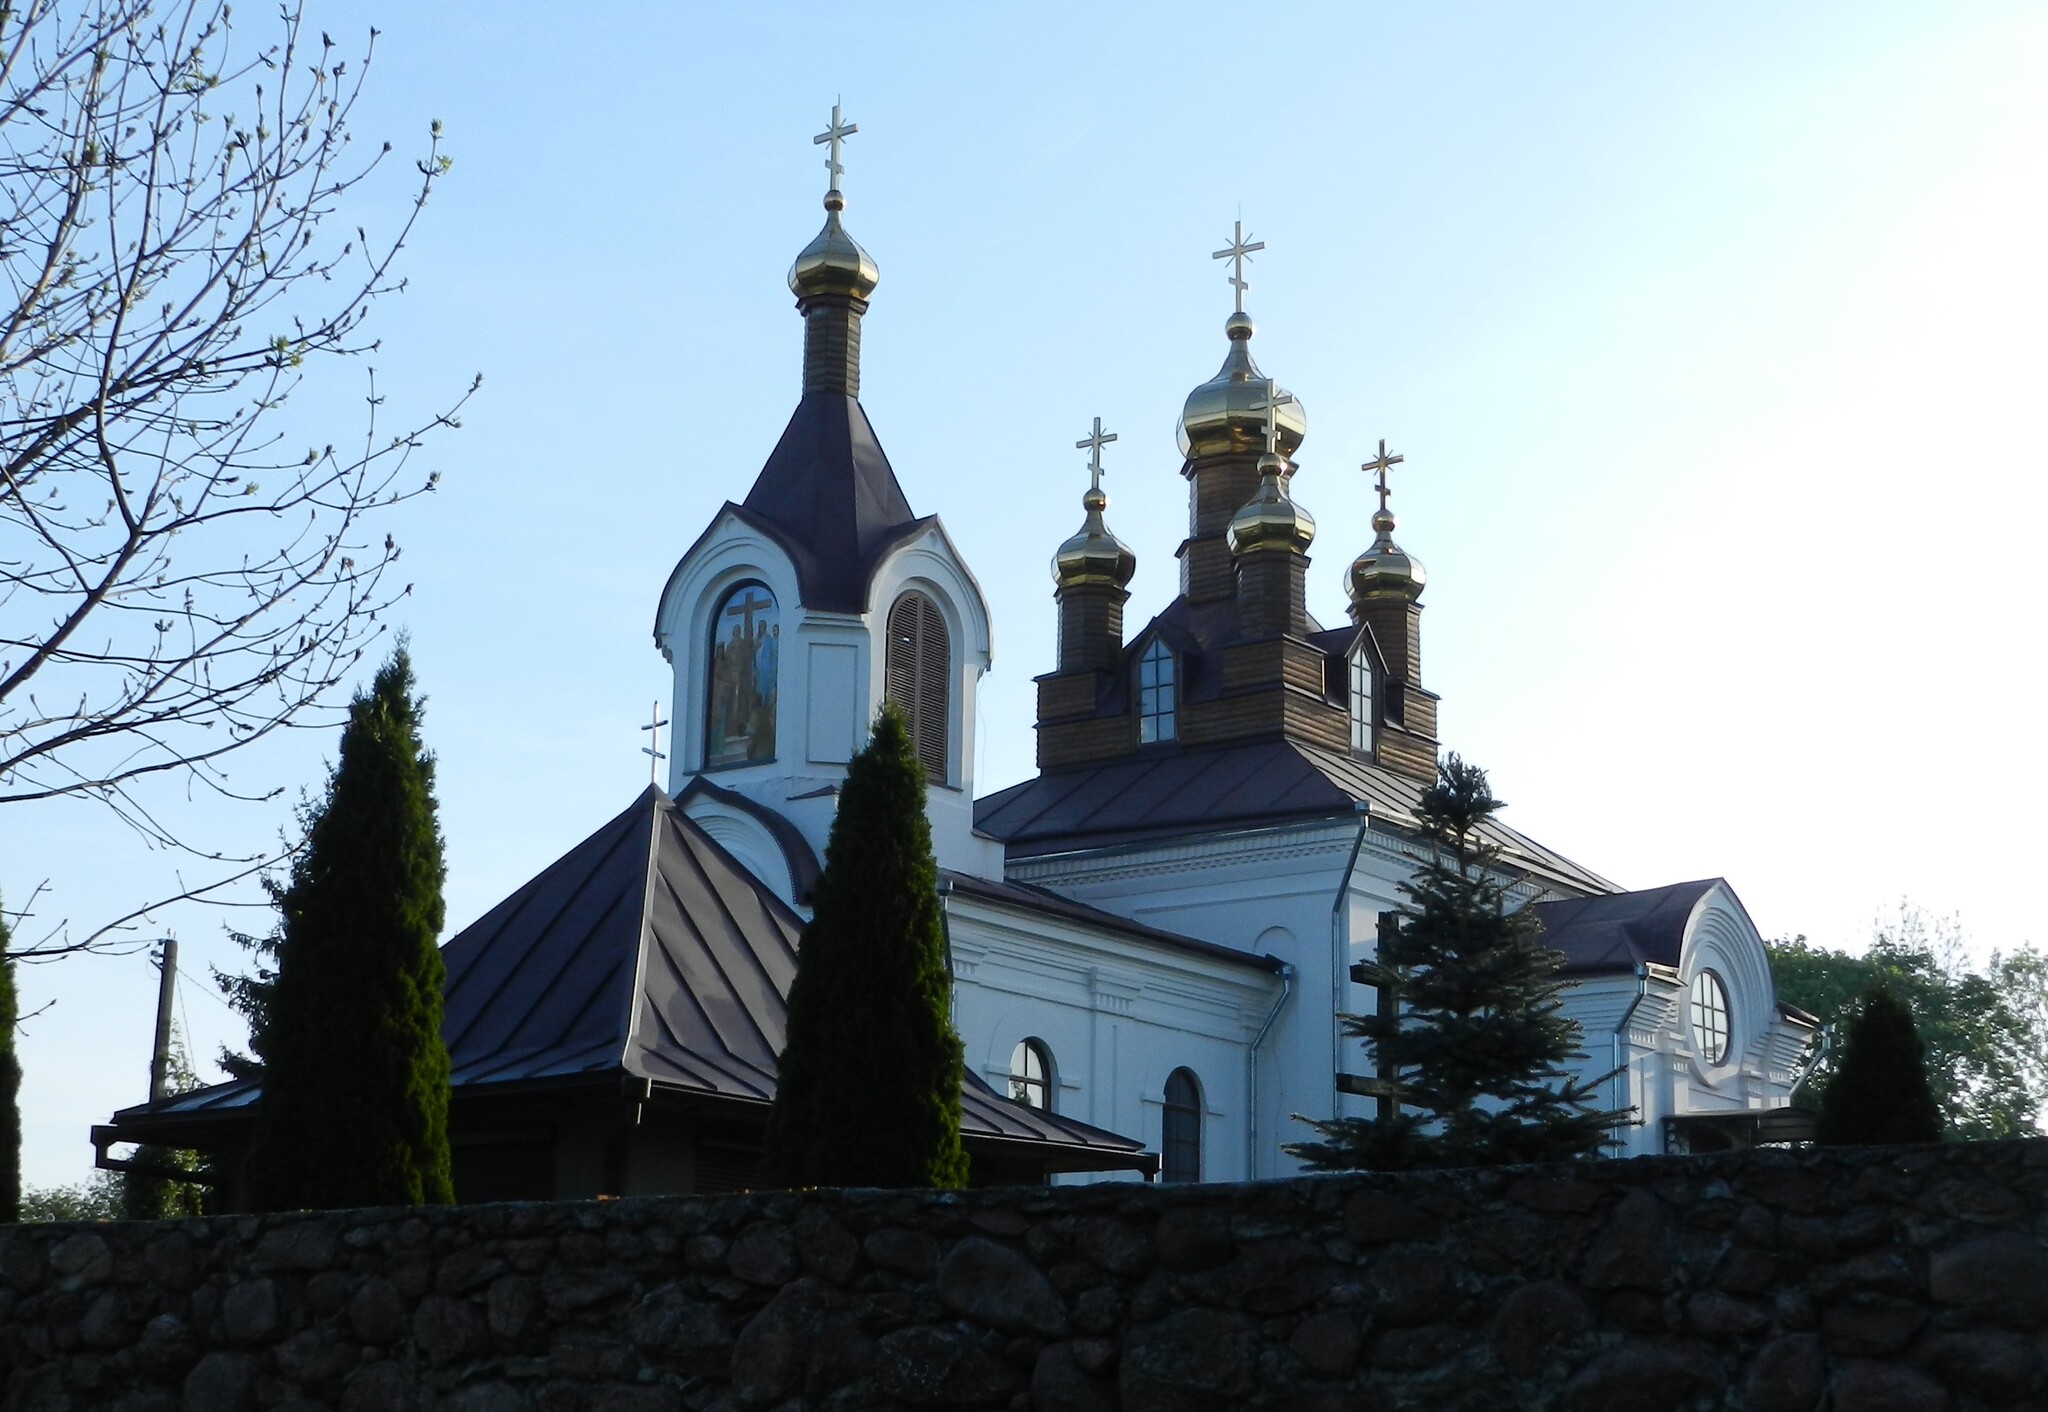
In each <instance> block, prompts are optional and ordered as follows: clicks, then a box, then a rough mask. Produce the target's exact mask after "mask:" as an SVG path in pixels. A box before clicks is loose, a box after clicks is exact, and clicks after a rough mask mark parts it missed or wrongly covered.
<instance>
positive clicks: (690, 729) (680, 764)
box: [654, 505, 803, 871]
mask: <svg viewBox="0 0 2048 1412" xmlns="http://www.w3.org/2000/svg"><path fill="white" fill-rule="evenodd" d="M749 580H753V581H756V582H759V583H762V584H765V585H766V586H767V588H768V591H769V592H770V593H772V594H773V595H775V602H776V604H777V606H778V607H780V608H781V610H782V615H783V617H782V621H783V624H784V626H783V632H784V635H785V638H790V637H792V636H793V633H792V630H793V629H794V627H795V626H796V624H797V622H798V613H797V609H798V607H799V603H800V600H799V596H798V595H799V586H798V583H797V576H796V566H795V565H794V564H792V563H791V562H790V559H789V556H788V555H787V554H786V553H784V552H783V549H782V546H781V545H779V544H777V543H776V542H775V541H774V540H773V539H771V538H769V537H768V536H767V535H765V534H763V533H761V532H760V531H759V530H757V529H755V528H754V527H753V526H752V525H750V524H748V523H747V522H746V521H745V520H743V519H742V518H740V517H739V516H738V515H736V514H734V513H733V507H732V506H731V505H727V506H726V507H725V509H724V510H722V511H721V512H720V513H719V515H718V517H717V518H716V519H714V520H713V521H712V522H711V526H710V528H708V529H707V530H705V532H704V535H703V537H702V538H700V539H699V540H698V541H697V543H696V544H695V545H693V546H691V548H690V551H689V553H687V554H685V555H684V556H683V558H682V560H681V561H680V562H679V563H677V565H676V567H675V571H674V572H673V573H671V574H670V575H669V580H668V584H667V586H666V587H664V588H663V589H662V593H661V604H660V606H659V608H658V609H657V610H656V612H655V619H654V643H655V646H656V647H658V648H660V649H661V654H662V656H663V657H665V658H667V659H668V661H669V663H670V665H671V666H673V667H674V669H675V683H674V687H673V690H672V691H671V694H670V701H669V719H670V720H671V721H673V722H674V723H675V728H674V734H673V736H672V740H673V742H674V743H673V746H672V748H671V755H672V757H673V758H672V759H671V761H670V766H669V778H670V780H671V781H675V780H680V779H682V778H683V777H684V776H686V775H689V774H694V773H695V772H696V771H697V770H698V769H699V768H701V767H702V765H703V762H704V702H705V699H706V698H705V684H706V682H708V681H709V679H710V671H711V615H712V613H713V612H715V611H716V610H717V607H718V605H719V603H720V602H722V601H723V600H724V598H725V595H726V594H727V593H728V592H730V591H731V590H732V589H733V588H734V587H735V586H737V585H739V584H742V583H745V582H747V581H749ZM784 651H785V652H790V648H789V647H785V649H784ZM790 655H791V656H794V653H793V652H790ZM790 678H791V673H790V672H789V671H787V670H785V673H784V682H785V684H786V686H788V687H792V688H795V689H793V690H784V691H783V692H782V694H781V700H780V701H779V703H778V706H777V712H776V716H777V719H776V723H775V729H776V738H777V740H779V741H790V740H796V739H800V738H801V737H800V736H797V735H794V734H792V732H794V731H796V730H797V729H798V727H799V724H800V722H799V721H798V719H797V712H798V711H799V710H800V709H801V705H802V695H803V693H802V687H801V683H800V682H798V681H792V680H791V679H790ZM785 871H787V870H785Z"/></svg>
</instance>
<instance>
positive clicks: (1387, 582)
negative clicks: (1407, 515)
mask: <svg viewBox="0 0 2048 1412" xmlns="http://www.w3.org/2000/svg"><path fill="white" fill-rule="evenodd" d="M1372 527H1373V530H1374V531H1375V533H1376V534H1377V535H1378V537H1377V538H1376V539H1374V540H1373V542H1372V548H1370V549H1368V550H1366V551H1365V553H1363V554H1361V555H1359V556H1358V558H1357V559H1355V560H1354V561H1352V565H1351V571H1350V572H1349V573H1347V574H1346V575H1345V576H1344V585H1345V587H1346V589H1348V590H1349V591H1350V594H1351V601H1352V602H1353V603H1362V602H1365V601H1367V600H1368V599H1380V600H1385V599H1389V598H1404V599H1406V600H1408V601H1409V602H1411V603H1412V602H1414V601H1415V600H1416V599H1418V598H1420V597H1422V590H1423V586H1424V585H1425V584H1427V583H1428V582H1429V575H1428V573H1427V572H1425V571H1424V569H1423V567H1422V561H1421V560H1420V559H1417V558H1416V557H1415V556H1413V555H1412V554H1410V553H1408V551H1407V550H1405V549H1403V548H1402V547H1401V546H1400V545H1398V544H1396V543H1394V515H1393V512H1392V511H1391V510H1384V509H1383V510H1381V511H1379V512H1378V513H1377V514H1375V515H1374V516H1373V517H1372Z"/></svg>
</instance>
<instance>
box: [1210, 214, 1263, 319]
mask: <svg viewBox="0 0 2048 1412" xmlns="http://www.w3.org/2000/svg"><path fill="white" fill-rule="evenodd" d="M1265 248H1266V242H1265V241H1263V240H1254V241H1252V242H1251V243H1250V244H1249V245H1247V244H1246V243H1245V238H1244V222H1243V221H1242V220H1239V221H1238V222H1237V223H1236V225H1235V226H1234V227H1233V228H1232V230H1231V232H1230V244H1228V245H1226V246H1225V247H1223V249H1221V250H1218V251H1217V252H1216V253H1215V254H1214V255H1211V256H1210V257H1209V258H1210V259H1212V260H1228V261H1230V287H1231V288H1232V289H1234V290H1236V291H1237V312H1238V313H1240V314H1242V313H1243V312H1244V292H1245V291H1246V290H1247V289H1250V288H1251V285H1250V284H1248V283H1246V282H1245V277H1244V262H1245V261H1246V259H1248V258H1249V257H1250V256H1251V253H1252V251H1254V250H1264V249H1265Z"/></svg>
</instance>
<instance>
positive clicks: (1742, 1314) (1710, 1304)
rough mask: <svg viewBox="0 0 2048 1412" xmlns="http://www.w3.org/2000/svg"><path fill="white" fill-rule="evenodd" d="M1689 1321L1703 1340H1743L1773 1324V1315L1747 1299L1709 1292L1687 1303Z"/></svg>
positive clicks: (1696, 1296) (1689, 1325)
mask: <svg viewBox="0 0 2048 1412" xmlns="http://www.w3.org/2000/svg"><path fill="white" fill-rule="evenodd" d="M1685 1322H1686V1324H1687V1326H1688V1327H1690V1328H1691V1329H1692V1331H1693V1332H1694V1333H1696V1334H1698V1335H1700V1336H1701V1337H1702V1338H1716V1339H1719V1338H1740V1337H1741V1336H1742V1335H1744V1334H1753V1333H1755V1332H1756V1331H1757V1330H1758V1329H1761V1328H1764V1327H1766V1326H1767V1325H1769V1323H1770V1322H1771V1316H1770V1314H1769V1313H1767V1312H1766V1311H1764V1310H1762V1309H1759V1308H1758V1307H1757V1306H1756V1305H1754V1304H1751V1303H1749V1302H1748V1301H1747V1300H1742V1299H1735V1298H1732V1297H1730V1296H1728V1295H1725V1294H1720V1293H1717V1292H1715V1291H1713V1290H1708V1291H1706V1292H1705V1293H1702V1294H1696V1295H1694V1296H1693V1297H1692V1298H1691V1299H1689V1300H1687V1301H1686V1306H1685Z"/></svg>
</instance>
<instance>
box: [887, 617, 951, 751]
mask: <svg viewBox="0 0 2048 1412" xmlns="http://www.w3.org/2000/svg"><path fill="white" fill-rule="evenodd" d="M888 632H889V646H888V654H887V662H886V666H885V669H884V670H885V674H886V675H885V679H884V681H883V685H882V690H883V694H884V695H886V696H887V697H888V699H889V700H891V701H893V702H895V703H896V704H897V705H898V706H900V707H902V708H903V714H904V717H905V718H906V719H907V720H908V721H909V723H910V743H911V744H912V745H913V746H915V747H916V748H917V759H918V763H919V764H921V765H923V766H924V773H925V778H927V779H929V780H930V781H931V782H932V783H934V784H944V783H945V782H946V756H947V749H946V747H947V735H948V731H949V727H950V720H949V716H948V710H947V708H948V706H949V705H950V703H951V700H952V693H951V692H950V691H949V690H948V683H949V682H950V680H951V678H952V675H953V643H952V638H951V636H950V635H949V634H948V633H947V632H946V619H945V617H944V616H943V615H942V614H941V613H940V612H939V605H938V604H936V603H934V602H932V600H931V599H930V598H928V597H926V596H925V595H924V594H922V593H919V592H917V591H916V590H914V589H913V590H912V591H911V592H909V593H906V594H904V595H903V596H902V597H901V598H898V599H897V600H896V602H895V604H894V606H892V607H891V608H890V609H889V625H888Z"/></svg>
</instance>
